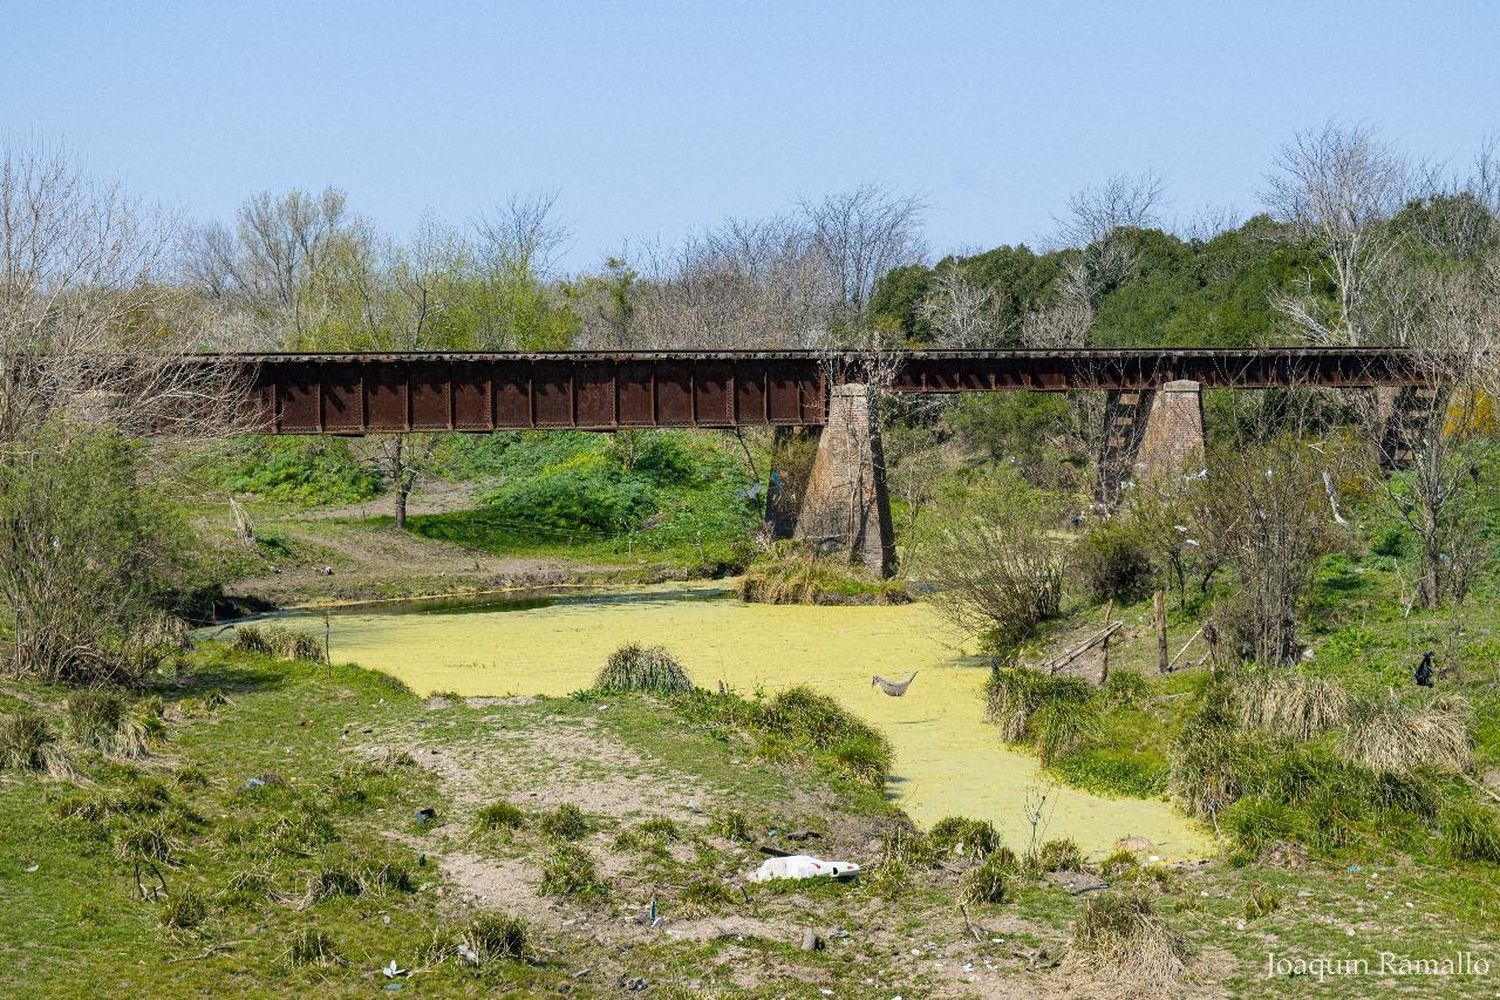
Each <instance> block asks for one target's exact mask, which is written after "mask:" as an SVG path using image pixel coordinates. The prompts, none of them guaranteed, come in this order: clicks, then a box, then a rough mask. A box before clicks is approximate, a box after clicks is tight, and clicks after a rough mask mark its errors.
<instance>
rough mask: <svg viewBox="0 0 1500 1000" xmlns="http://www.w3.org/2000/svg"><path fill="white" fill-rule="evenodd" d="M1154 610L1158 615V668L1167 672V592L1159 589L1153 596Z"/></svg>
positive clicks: (1161, 671)
mask: <svg viewBox="0 0 1500 1000" xmlns="http://www.w3.org/2000/svg"><path fill="white" fill-rule="evenodd" d="M1151 603H1152V610H1153V611H1154V612H1155V615H1156V669H1157V672H1158V673H1163V674H1164V673H1166V672H1167V593H1166V591H1164V590H1158V591H1157V592H1156V595H1155V597H1153V598H1152V601H1151Z"/></svg>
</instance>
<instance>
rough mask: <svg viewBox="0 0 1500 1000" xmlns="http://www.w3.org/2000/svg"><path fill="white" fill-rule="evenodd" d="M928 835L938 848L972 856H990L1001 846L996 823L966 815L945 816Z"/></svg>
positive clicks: (934, 825)
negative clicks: (970, 817)
mask: <svg viewBox="0 0 1500 1000" xmlns="http://www.w3.org/2000/svg"><path fill="white" fill-rule="evenodd" d="M927 837H928V839H929V840H930V841H931V842H932V846H933V847H934V848H935V849H936V850H939V851H947V852H950V853H952V854H958V855H967V856H969V857H972V858H985V857H988V856H989V855H990V854H991V853H993V852H994V850H995V849H996V848H997V847H999V846H1000V833H999V831H998V830H996V829H995V824H993V823H991V822H990V821H989V820H979V819H969V818H968V817H966V816H945V817H944V818H943V819H940V820H938V821H937V822H936V823H934V824H933V826H932V829H931V830H930V831H928V834H927Z"/></svg>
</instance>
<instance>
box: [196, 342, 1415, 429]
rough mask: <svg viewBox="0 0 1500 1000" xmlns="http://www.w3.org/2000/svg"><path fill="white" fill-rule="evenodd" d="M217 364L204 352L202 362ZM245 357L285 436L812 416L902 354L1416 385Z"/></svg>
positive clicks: (258, 421)
mask: <svg viewBox="0 0 1500 1000" xmlns="http://www.w3.org/2000/svg"><path fill="white" fill-rule="evenodd" d="M209 360H210V359H208V358H205V359H204V361H205V362H207V361H209ZM211 360H212V361H213V363H215V364H220V365H222V364H223V363H225V362H231V363H233V364H236V365H239V366H241V367H242V368H243V369H244V371H243V379H242V381H243V384H245V385H246V386H248V390H247V395H246V399H245V412H244V417H245V418H246V421H247V424H248V426H251V427H254V428H257V429H263V430H266V431H269V432H271V433H279V434H365V433H380V432H391V431H398V432H399V431H473V432H487V431H494V430H506V429H521V428H543V429H545V428H577V429H580V430H604V431H608V430H619V429H622V428H631V427H737V426H740V425H745V424H770V425H776V426H789V427H797V426H818V425H821V424H822V423H823V421H824V417H825V414H826V412H827V398H828V387H829V385H830V384H831V383H833V382H839V381H845V382H848V381H860V380H863V379H865V378H867V377H868V371H869V370H870V367H872V366H873V367H874V368H877V369H880V370H889V368H890V366H891V364H892V363H896V362H898V364H897V367H896V374H895V376H894V379H893V381H892V382H891V385H890V388H891V390H892V391H894V392H908V393H926V392H992V391H1004V390H1033V391H1044V392H1063V391H1067V390H1070V389H1149V388H1153V387H1155V386H1158V385H1161V384H1162V383H1164V382H1169V381H1173V380H1176V379H1191V380H1193V381H1197V382H1201V383H1203V384H1204V385H1206V386H1210V387H1228V388H1266V387H1270V386H1289V385H1318V386H1335V387H1346V388H1355V387H1366V386H1375V385H1403V386H1404V385H1418V384H1422V383H1423V379H1422V378H1421V377H1420V374H1419V368H1418V365H1417V364H1416V363H1415V360H1414V359H1413V358H1411V357H1409V356H1407V355H1406V354H1404V353H1402V352H1400V351H1391V350H1384V349H1318V348H1269V349H1262V350H1250V349H1246V350H1199V349H1193V350H1173V349H1131V350H1066V351H1023V350H1016V351H907V352H900V353H899V354H894V355H887V356H884V357H882V358H878V359H874V360H871V359H869V358H864V357H860V356H854V355H849V356H836V355H826V354H815V353H813V352H804V351H782V352H708V351H672V352H619V353H554V354H438V353H412V354H259V355H249V354H247V355H235V356H225V355H218V356H214V357H213V358H212V359H211Z"/></svg>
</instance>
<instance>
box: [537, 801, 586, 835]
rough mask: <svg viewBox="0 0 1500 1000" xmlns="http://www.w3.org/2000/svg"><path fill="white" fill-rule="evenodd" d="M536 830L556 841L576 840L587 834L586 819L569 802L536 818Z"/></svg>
mask: <svg viewBox="0 0 1500 1000" xmlns="http://www.w3.org/2000/svg"><path fill="white" fill-rule="evenodd" d="M536 825H537V828H538V829H540V830H541V831H542V833H544V834H546V835H547V836H549V837H556V838H557V839H558V840H577V839H578V838H579V837H582V836H583V835H584V834H586V833H588V832H589V821H588V817H587V816H585V815H584V814H583V810H582V809H579V808H578V807H577V806H575V805H574V804H573V803H571V802H564V803H563V804H562V805H560V806H558V807H557V808H556V809H553V810H551V811H550V812H544V813H542V814H541V815H540V816H538V817H537V824H536Z"/></svg>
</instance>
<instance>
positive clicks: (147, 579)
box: [0, 144, 235, 682]
mask: <svg viewBox="0 0 1500 1000" xmlns="http://www.w3.org/2000/svg"><path fill="white" fill-rule="evenodd" d="M172 223H173V220H171V219H170V218H166V217H163V216H161V215H159V214H154V213H151V212H148V211H146V210H144V209H143V208H142V206H141V205H140V204H139V203H138V202H136V201H135V200H133V199H131V198H130V197H128V196H127V195H126V194H125V193H124V192H123V191H122V190H121V189H120V188H119V187H118V186H117V185H114V184H108V183H100V182H98V181H95V180H93V179H92V178H90V177H89V176H88V175H87V174H86V173H85V172H84V171H83V170H82V169H81V168H80V167H79V165H78V164H77V163H76V162H75V161H74V160H73V159H72V158H71V157H70V156H69V155H68V154H67V153H66V151H64V150H62V149H61V148H57V147H47V146H44V145H29V146H22V145H19V144H16V145H11V144H7V145H5V146H4V148H3V149H0V618H4V619H5V620H6V622H7V624H8V626H9V631H8V635H7V636H6V642H5V645H6V647H8V648H5V649H4V653H5V660H6V661H7V664H8V666H9V667H10V669H12V670H16V671H19V672H23V673H28V674H33V675H36V676H41V677H43V678H46V679H49V680H64V681H85V682H98V681H103V680H115V679H122V678H128V677H132V676H135V675H136V674H138V673H139V671H140V670H141V669H143V667H144V665H146V664H148V663H149V662H154V661H152V660H151V658H150V657H149V655H148V647H150V646H152V645H153V642H152V635H153V631H154V627H153V626H154V623H155V622H157V621H159V620H160V610H159V608H160V601H159V598H160V597H161V594H160V591H159V589H158V587H157V585H158V584H160V583H161V582H162V579H163V576H164V575H165V572H166V565H167V564H168V563H170V562H171V558H170V549H171V539H170V538H167V537H163V532H162V530H160V526H159V525H158V524H156V523H155V522H154V518H153V515H152V513H151V511H150V510H149V507H150V504H149V502H147V500H146V499H145V498H144V497H143V494H144V493H145V492H146V491H145V490H144V489H143V485H145V484H149V482H150V479H151V477H150V475H149V470H148V469H146V468H145V466H144V453H143V452H142V451H141V450H140V449H137V448H135V447H133V446H132V445H131V444H129V443H128V442H127V441H126V436H128V435H134V434H139V433H143V432H146V431H159V432H177V433H202V432H204V431H206V430H209V429H213V428H228V427H230V426H232V425H233V422H234V421H233V417H234V414H233V407H232V404H233V400H234V393H233V390H234V388H235V386H234V384H233V380H232V378H231V377H230V376H229V375H228V374H226V372H225V371H224V370H223V369H222V368H219V367H217V366H214V365H210V364H204V363H197V362H195V361H194V360H193V359H191V358H189V357H188V356H187V355H188V352H190V351H191V350H192V348H193V347H194V346H195V344H196V342H197V340H196V330H197V321H198V318H199V317H198V314H197V313H196V312H195V311H194V309H193V308H192V302H191V301H189V300H187V299H185V298H184V296H182V295H181V294H180V293H178V292H177V291H176V290H174V289H173V288H172V287H170V280H171V278H172V277H173V274H172V263H173V261H172V253H171V250H172V248H173V247H174V246H175V245H176V238H175V233H174V231H173V225H172Z"/></svg>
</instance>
